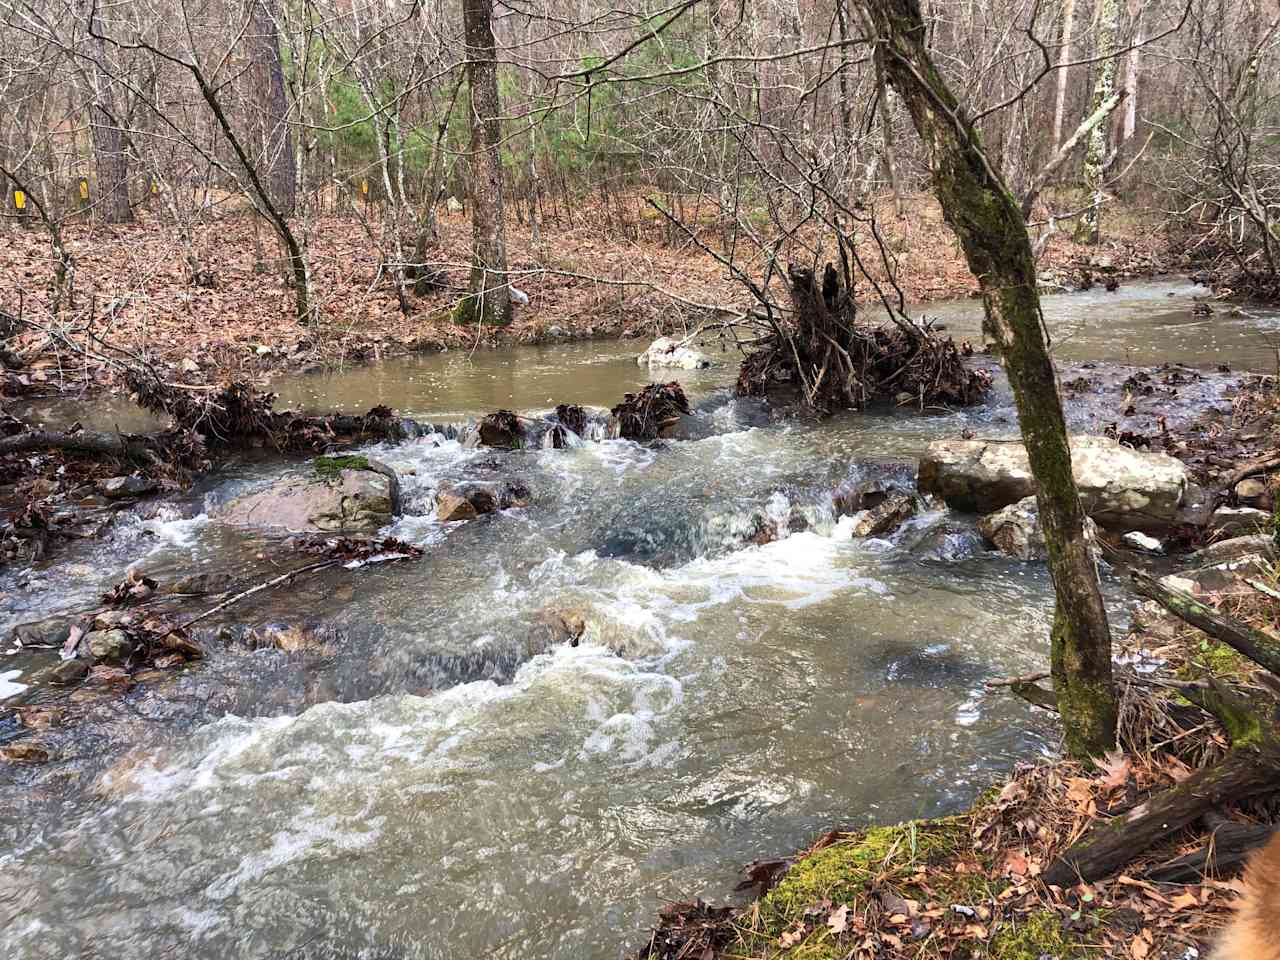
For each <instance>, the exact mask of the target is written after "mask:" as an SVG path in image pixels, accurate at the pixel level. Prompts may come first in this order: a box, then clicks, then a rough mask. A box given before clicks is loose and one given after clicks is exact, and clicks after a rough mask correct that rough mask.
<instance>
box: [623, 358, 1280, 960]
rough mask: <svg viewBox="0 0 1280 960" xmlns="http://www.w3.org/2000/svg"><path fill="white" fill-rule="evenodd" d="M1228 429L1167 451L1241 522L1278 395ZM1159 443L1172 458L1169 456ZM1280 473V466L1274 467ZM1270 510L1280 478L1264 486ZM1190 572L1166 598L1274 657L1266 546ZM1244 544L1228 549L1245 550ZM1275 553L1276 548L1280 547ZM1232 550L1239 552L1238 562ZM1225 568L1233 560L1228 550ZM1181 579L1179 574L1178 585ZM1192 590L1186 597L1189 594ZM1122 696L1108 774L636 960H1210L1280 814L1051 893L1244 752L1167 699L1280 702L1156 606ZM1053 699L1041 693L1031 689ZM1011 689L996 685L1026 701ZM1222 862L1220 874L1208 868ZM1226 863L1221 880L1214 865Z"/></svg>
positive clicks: (817, 871)
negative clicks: (1087, 846)
mask: <svg viewBox="0 0 1280 960" xmlns="http://www.w3.org/2000/svg"><path fill="white" fill-rule="evenodd" d="M1233 408H1234V410H1233V414H1232V415H1231V416H1229V417H1227V418H1225V419H1224V418H1223V417H1221V415H1220V414H1219V412H1217V411H1212V412H1210V413H1208V414H1206V415H1204V416H1202V417H1200V418H1197V419H1196V420H1195V421H1194V422H1192V423H1191V424H1189V425H1188V426H1187V427H1186V428H1185V429H1184V430H1182V431H1180V432H1179V433H1177V434H1174V433H1170V434H1168V435H1166V436H1165V437H1164V438H1163V440H1164V442H1163V446H1164V447H1165V449H1166V450H1168V451H1169V452H1170V453H1173V454H1174V455H1175V456H1178V457H1180V458H1181V459H1183V460H1184V461H1185V462H1187V464H1188V466H1189V468H1190V469H1191V471H1192V474H1193V476H1194V477H1195V478H1196V480H1197V482H1199V483H1201V484H1202V485H1203V486H1204V487H1205V488H1206V490H1208V491H1210V493H1211V494H1212V495H1213V497H1214V499H1215V500H1218V501H1225V502H1227V503H1231V502H1233V493H1232V489H1231V484H1232V483H1233V482H1234V479H1233V477H1232V475H1233V474H1236V473H1237V470H1238V468H1239V467H1240V465H1241V464H1247V463H1250V462H1258V463H1262V462H1270V460H1271V459H1274V458H1276V451H1275V450H1274V449H1272V444H1273V443H1274V438H1275V437H1276V436H1277V432H1278V428H1280V391H1278V390H1277V383H1276V380H1275V378H1271V377H1260V378H1256V379H1255V380H1253V381H1250V382H1246V383H1245V385H1244V387H1243V389H1241V391H1240V392H1239V394H1238V395H1237V396H1236V397H1235V399H1234V401H1233ZM1152 439H1153V441H1154V442H1153V444H1152V445H1153V446H1156V447H1158V446H1159V445H1160V443H1159V441H1158V440H1155V438H1152ZM1272 466H1273V467H1274V464H1273V465H1272ZM1265 483H1266V485H1267V487H1268V490H1269V494H1268V495H1269V496H1270V498H1271V499H1270V500H1269V501H1268V504H1269V506H1268V509H1275V506H1274V499H1275V497H1276V493H1277V490H1278V489H1280V475H1277V474H1275V473H1272V474H1271V476H1270V477H1269V478H1266V479H1265ZM1237 533H1238V534H1242V535H1243V536H1245V537H1250V536H1251V537H1252V540H1253V541H1254V542H1253V543H1251V544H1246V543H1244V541H1243V540H1236V541H1232V542H1231V543H1227V542H1218V543H1217V544H1215V545H1214V547H1212V548H1211V549H1213V550H1215V551H1217V552H1218V555H1219V557H1220V558H1221V557H1225V558H1226V559H1227V562H1211V561H1210V560H1208V559H1206V556H1207V554H1206V553H1201V554H1192V555H1189V556H1186V557H1183V558H1180V559H1179V560H1177V561H1175V564H1174V566H1175V568H1176V570H1177V572H1176V573H1173V574H1168V575H1167V576H1166V578H1165V581H1164V582H1173V583H1178V584H1180V588H1181V589H1185V590H1187V591H1188V592H1190V593H1191V594H1192V595H1194V597H1195V598H1196V599H1197V600H1198V601H1200V602H1201V603H1203V604H1205V605H1207V606H1208V607H1210V608H1212V609H1213V610H1215V611H1217V612H1218V613H1219V614H1222V615H1225V616H1227V617H1229V618H1232V619H1233V620H1234V621H1235V622H1237V623H1240V624H1244V625H1247V626H1248V627H1252V628H1253V629H1255V630H1258V631H1261V632H1262V633H1263V634H1265V635H1267V636H1269V637H1273V638H1274V637H1277V636H1278V635H1280V590H1278V589H1277V588H1280V568H1277V566H1276V563H1275V550H1274V547H1273V548H1271V550H1270V556H1267V553H1268V551H1267V550H1266V549H1265V548H1264V549H1263V552H1262V555H1258V554H1256V553H1254V554H1247V555H1241V553H1240V550H1241V549H1243V548H1245V547H1248V548H1250V549H1253V550H1257V549H1258V544H1257V540H1258V537H1257V534H1263V535H1264V536H1265V538H1272V537H1274V536H1275V535H1276V531H1275V524H1274V521H1273V522H1272V523H1271V524H1268V525H1266V526H1263V527H1258V528H1257V529H1253V530H1251V531H1248V530H1246V531H1238V532H1237ZM1230 535H1231V534H1226V536H1230ZM1272 542H1273V543H1274V540H1273V541H1272ZM1233 545H1240V547H1239V548H1238V549H1232V548H1233ZM1221 548H1227V549H1225V550H1222V549H1221ZM1168 568H1169V566H1168V564H1167V563H1166V564H1165V565H1164V566H1163V569H1164V570H1168ZM1175 578H1176V579H1175ZM1115 661H1116V664H1117V668H1116V669H1117V676H1118V678H1120V679H1121V680H1122V683H1121V690H1122V693H1121V698H1120V730H1119V738H1118V741H1119V742H1118V748H1117V749H1116V750H1115V751H1114V752H1112V753H1111V754H1109V755H1108V756H1107V757H1106V758H1105V760H1104V761H1103V762H1101V763H1099V764H1098V765H1097V767H1096V768H1095V769H1086V768H1084V767H1082V766H1081V765H1080V764H1077V763H1074V762H1071V761H1068V760H1064V759H1046V760H1044V761H1041V762H1037V763H1029V764H1021V765H1019V766H1018V767H1017V768H1016V769H1015V770H1014V771H1012V772H1011V774H1010V775H1009V777H1008V779H1007V780H1005V781H1004V782H1003V783H999V784H996V785H995V786H993V787H991V788H990V789H989V790H987V791H985V792H984V793H982V794H981V795H980V796H979V797H978V798H977V799H976V800H975V801H974V803H973V805H972V806H971V807H970V809H968V810H966V811H964V812H962V813H959V814H957V815H955V816H951V817H945V818H939V819H932V820H920V821H913V822H908V823H903V824H897V825H892V826H877V827H870V828H866V827H859V828H851V827H844V826H842V825H840V824H834V825H833V829H831V830H830V831H828V832H826V833H824V834H822V835H821V836H819V837H818V838H816V840H815V841H814V843H813V844H812V845H811V846H810V847H808V848H807V849H805V850H803V851H800V852H798V853H796V854H794V855H792V856H787V857H782V858H778V859H771V860H763V861H755V862H753V863H751V864H748V865H747V866H746V867H745V868H744V870H743V878H744V879H743V882H742V883H741V884H740V885H739V887H738V889H739V890H749V891H751V896H752V897H753V899H751V900H750V901H749V902H748V903H746V904H745V905H736V906H718V907H717V906H709V905H708V904H706V903H704V902H702V901H701V900H686V901H677V902H669V903H667V904H666V905H665V906H663V907H662V909H661V911H660V913H659V917H658V921H657V924H656V925H655V927H654V928H653V930H652V932H651V933H650V935H649V937H648V938H647V940H646V941H644V942H643V943H642V944H640V945H638V950H637V951H636V952H635V953H634V954H633V957H634V958H635V960H685V958H700V960H730V958H732V960H765V958H769V960H783V958H786V960H871V958H874V957H894V958H911V960H916V958H919V960H926V958H927V960H935V958H944V957H946V958H950V957H957V958H959V957H966V958H967V957H974V958H978V957H985V958H991V960H1044V958H1053V960H1089V958H1116V960H1195V958H1197V957H1201V958H1202V957H1206V956H1208V955H1209V952H1210V950H1211V948H1212V944H1213V942H1214V940H1215V939H1216V937H1217V934H1218V931H1219V930H1220V928H1221V927H1222V926H1223V925H1224V924H1225V923H1226V922H1227V921H1228V920H1229V918H1230V917H1231V915H1232V911H1233V906H1234V904H1235V903H1236V902H1237V900H1238V895H1239V894H1240V893H1241V892H1242V891H1243V889H1244V888H1243V886H1242V883H1241V881H1240V879H1239V870H1240V858H1241V857H1242V856H1243V855H1244V853H1246V852H1247V850H1248V849H1249V848H1248V847H1246V848H1245V849H1244V850H1243V851H1242V850H1240V849H1234V848H1233V841H1231V840H1228V839H1227V838H1228V837H1229V836H1239V835H1240V834H1242V833H1246V832H1255V834H1254V835H1255V839H1254V840H1252V841H1251V842H1252V843H1254V844H1256V843H1259V842H1260V840H1259V839H1257V836H1259V835H1265V834H1266V832H1267V831H1268V830H1276V829H1278V828H1280V797H1277V796H1276V795H1275V794H1271V795H1268V796H1266V797H1264V798H1263V799H1261V800H1255V801H1250V802H1246V803H1240V804H1232V803H1227V804H1224V805H1223V806H1222V807H1220V808H1218V809H1217V810H1216V811H1214V812H1213V813H1212V814H1211V815H1205V817H1204V819H1203V821H1195V822H1193V823H1191V824H1190V825H1189V826H1188V827H1186V828H1184V829H1181V830H1178V831H1176V832H1173V833H1171V834H1170V835H1169V836H1167V837H1165V838H1164V839H1163V840H1161V841H1159V842H1157V843H1156V844H1154V845H1152V846H1151V847H1149V848H1148V849H1146V850H1144V851H1143V852H1141V853H1140V854H1138V855H1137V856H1135V857H1133V859H1131V860H1130V861H1129V862H1128V863H1127V864H1126V865H1125V866H1124V867H1123V868H1122V869H1121V870H1119V871H1118V872H1114V873H1112V874H1111V875H1109V876H1108V877H1106V878H1104V879H1102V880H1097V881H1095V882H1091V883H1086V882H1079V883H1075V884H1068V885H1062V884H1058V885H1052V884H1049V883H1046V882H1045V880H1044V879H1043V874H1045V872H1046V871H1048V870H1049V868H1050V866H1051V865H1052V864H1054V862H1055V861H1056V860H1057V859H1058V858H1059V856H1060V855H1061V854H1063V852H1064V851H1066V850H1067V849H1068V848H1070V847H1071V846H1072V845H1073V844H1074V843H1076V842H1077V841H1078V840H1079V839H1080V838H1081V837H1083V836H1084V835H1085V834H1086V833H1088V832H1089V831H1090V830H1091V829H1092V828H1095V827H1098V826H1100V825H1103V824H1106V823H1108V822H1113V823H1118V822H1121V821H1120V819H1119V818H1121V817H1122V816H1123V815H1124V814H1125V813H1128V812H1129V811H1133V810H1135V809H1137V808H1138V807H1139V806H1140V805H1142V804H1143V803H1144V802H1146V801H1147V800H1148V799H1149V798H1151V797H1153V796H1155V795H1157V794H1159V793H1160V792H1161V791H1164V790H1167V789H1169V788H1173V787H1176V786H1177V785H1178V784H1180V783H1182V782H1183V781H1185V780H1187V778H1188V777H1190V776H1192V775H1193V774H1194V773H1195V772H1197V771H1199V770H1202V769H1204V768H1206V767H1208V766H1210V765H1211V764H1214V763H1215V762H1217V761H1219V760H1220V759H1221V758H1222V757H1223V756H1225V755H1226V753H1227V751H1228V750H1229V749H1230V748H1231V741H1230V737H1229V736H1228V734H1227V732H1226V731H1225V730H1224V729H1223V728H1222V726H1221V725H1220V724H1219V723H1218V722H1217V721H1216V720H1214V719H1213V718H1211V717H1210V716H1209V715H1208V714H1207V713H1199V712H1197V711H1196V710H1195V709H1194V708H1191V707H1190V704H1189V701H1187V700H1185V699H1183V698H1182V697H1181V696H1179V695H1178V694H1177V693H1176V692H1174V691H1173V690H1172V689H1168V688H1164V689H1162V685H1164V684H1169V685H1171V684H1175V683H1187V682H1201V681H1203V680H1205V679H1206V678H1209V677H1212V678H1214V682H1226V683H1229V684H1231V685H1233V689H1246V690H1252V691H1258V690H1265V689H1269V688H1273V687H1274V681H1273V680H1271V679H1270V678H1269V677H1267V676H1266V675H1265V671H1262V670H1261V669H1260V668H1258V667H1257V666H1256V665H1255V664H1254V663H1252V662H1251V661H1250V660H1248V659H1246V658H1245V657H1243V656H1241V655H1240V654H1239V653H1237V652H1236V651H1235V650H1233V649H1232V648H1231V647H1229V646H1227V645H1226V644H1225V643H1222V642H1220V641H1219V640H1217V639H1215V638H1214V637H1212V636H1210V635H1209V634H1206V633H1204V632H1202V631H1201V630H1199V629H1197V628H1195V627H1193V626H1190V625H1188V624H1187V623H1185V622H1183V621H1182V620H1181V619H1179V618H1178V617H1176V616H1174V615H1172V614H1171V613H1169V612H1167V611H1166V610H1165V609H1164V608H1163V607H1162V606H1161V605H1160V604H1158V603H1156V602H1155V601H1151V600H1148V601H1143V602H1137V604H1136V607H1135V609H1134V614H1133V619H1132V625H1131V627H1130V629H1129V630H1128V631H1127V633H1126V634H1125V635H1124V636H1122V637H1117V639H1116V643H1115ZM1018 679H1027V680H1030V679H1034V678H1018ZM1012 685H1013V684H1012V682H1010V681H1004V682H995V683H992V684H989V685H988V693H989V695H992V696H1011V695H1013V694H1012V693H1010V692H1009V687H1010V686H1012ZM1205 855H1207V856H1208V858H1209V861H1208V862H1209V866H1208V867H1207V868H1206V866H1205V863H1204V862H1203V861H1197V858H1198V857H1200V858H1203V857H1204V856H1205ZM1215 857H1216V858H1217V859H1216V860H1215V859H1214V858H1215Z"/></svg>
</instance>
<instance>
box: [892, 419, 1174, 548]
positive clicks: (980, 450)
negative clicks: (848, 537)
mask: <svg viewBox="0 0 1280 960" xmlns="http://www.w3.org/2000/svg"><path fill="white" fill-rule="evenodd" d="M1071 462H1072V468H1073V470H1074V472H1075V477H1076V485H1077V486H1078V487H1079V489H1080V498H1081V501H1082V503H1083V504H1084V508H1085V511H1086V512H1087V513H1088V514H1089V516H1091V517H1092V518H1093V519H1094V520H1095V521H1097V522H1098V523H1099V524H1101V525H1102V526H1104V527H1107V528H1109V529H1112V530H1120V531H1128V530H1143V531H1147V532H1160V531H1164V530H1167V529H1168V528H1169V527H1171V526H1173V525H1174V524H1176V523H1178V522H1179V521H1180V517H1181V513H1182V510H1183V508H1184V506H1185V503H1186V496H1187V489H1188V483H1189V480H1188V476H1187V470H1186V467H1185V466H1184V465H1183V464H1182V462H1181V461H1179V460H1175V459H1174V458H1173V457H1171V456H1169V455H1168V454H1165V453H1153V452H1149V451H1144V450H1134V449H1133V448H1131V447H1126V446H1123V445H1122V444H1120V443H1119V442H1117V441H1115V440H1112V439H1110V438H1108V437H1089V436H1076V437H1072V438H1071ZM916 483H917V486H918V487H919V490H920V492H921V493H932V494H934V495H936V496H938V497H941V498H942V499H943V500H945V501H946V503H947V505H948V506H949V507H952V508H953V509H956V510H965V511H968V512H971V513H991V512H993V511H996V510H999V509H1001V508H1002V507H1007V506H1009V505H1010V504H1013V503H1017V502H1018V501H1019V500H1022V499H1024V498H1026V497H1029V496H1033V495H1034V494H1035V492H1036V484H1035V479H1034V478H1033V477H1032V476H1031V466H1030V463H1029V462H1028V459H1027V451H1026V449H1025V448H1024V447H1023V446H1022V444H1021V442H1019V441H1016V440H935V441H934V442H933V443H931V444H929V448H928V450H927V451H926V452H925V455H924V456H923V457H922V458H921V459H920V468H919V472H918V474H917V478H916Z"/></svg>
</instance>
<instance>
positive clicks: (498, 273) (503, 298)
mask: <svg viewBox="0 0 1280 960" xmlns="http://www.w3.org/2000/svg"><path fill="white" fill-rule="evenodd" d="M462 20H463V30H464V32H465V33H466V40H467V86H468V88H469V91H468V92H469V95H470V98H471V111H470V115H471V171H472V175H471V193H472V196H471V282H470V284H468V287H467V295H466V296H465V297H463V298H462V300H461V302H460V303H459V304H458V308H457V310H456V311H455V313H454V319H455V320H457V321H458V322H461V323H466V322H468V321H469V322H472V323H475V322H481V323H489V324H495V325H505V324H507V323H510V322H511V288H510V287H508V286H507V233H506V225H505V223H504V222H503V212H502V206H503V204H502V194H503V183H502V156H501V153H500V145H501V143H502V124H501V122H500V121H499V119H498V117H499V116H500V111H499V109H498V61H497V56H496V53H495V51H494V40H493V0H463V4H462Z"/></svg>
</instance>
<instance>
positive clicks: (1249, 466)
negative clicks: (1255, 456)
mask: <svg viewBox="0 0 1280 960" xmlns="http://www.w3.org/2000/svg"><path fill="white" fill-rule="evenodd" d="M1276 467H1280V452H1272V453H1270V454H1268V455H1267V456H1265V457H1263V458H1261V459H1260V460H1253V461H1251V462H1250V463H1243V464H1241V465H1240V466H1238V467H1236V469H1234V470H1232V471H1231V472H1230V473H1229V474H1227V478H1226V481H1225V486H1226V487H1227V488H1228V489H1230V488H1232V487H1234V486H1235V485H1236V484H1237V483H1239V482H1240V481H1241V480H1244V479H1247V478H1248V477H1252V476H1255V475H1256V474H1259V473H1266V472H1267V471H1268V470H1274V469H1275V468H1276Z"/></svg>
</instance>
